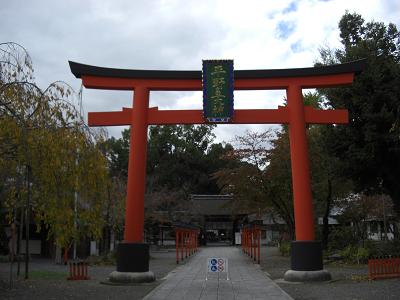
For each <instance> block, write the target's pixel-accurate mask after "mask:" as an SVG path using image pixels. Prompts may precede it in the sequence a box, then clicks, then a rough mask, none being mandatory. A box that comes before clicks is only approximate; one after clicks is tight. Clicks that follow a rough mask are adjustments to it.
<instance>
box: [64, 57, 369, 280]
mask: <svg viewBox="0 0 400 300" xmlns="http://www.w3.org/2000/svg"><path fill="white" fill-rule="evenodd" d="M69 63H70V68H71V71H72V73H73V74H74V75H75V76H76V77H77V78H81V79H82V83H83V85H84V86H85V87H86V88H93V89H109V90H132V91H134V100H133V107H132V108H123V109H122V111H114V112H91V113H89V126H121V125H130V126H131V136H130V145H131V146H130V153H129V166H128V185H127V196H126V211H125V216H126V217H125V231H124V242H123V243H121V244H120V245H119V247H118V252H117V271H118V272H136V273H137V272H139V273H140V272H143V273H146V272H149V265H148V259H149V248H148V245H146V244H144V243H143V231H144V193H145V176H146V155H147V128H148V126H149V125H167V124H205V123H206V121H205V120H204V117H203V111H202V110H159V109H158V108H157V107H153V108H149V96H150V91H152V90H156V91H160V90H164V91H188V90H189V91H197V90H202V81H201V78H202V77H201V76H202V74H201V72H200V71H164V70H162V71H157V70H126V69H111V68H102V67H95V66H89V65H84V64H79V63H75V62H69ZM364 65H365V61H355V62H351V63H346V64H340V65H333V66H324V67H314V68H300V69H276V70H241V71H235V72H234V78H235V82H234V89H235V90H275V89H283V90H286V93H287V106H285V107H278V108H277V109H243V110H235V111H234V116H233V119H232V121H231V122H229V123H228V124H288V125H289V138H290V153H291V165H292V181H293V198H294V216H295V226H296V228H295V232H296V241H295V242H292V257H291V269H292V270H290V271H294V272H298V271H305V272H314V271H317V272H322V271H323V264H322V250H321V244H320V242H318V241H315V231H314V215H313V206H312V196H311V184H310V172H309V160H308V149H307V137H306V124H345V123H347V122H348V112H347V110H317V109H314V108H312V107H308V106H304V104H303V96H302V89H306V88H330V87H336V86H342V85H350V84H351V83H352V82H353V79H354V75H355V74H356V73H359V72H361V71H362V69H363V68H364ZM249 101H251V99H249ZM290 271H288V272H289V275H288V276H287V279H288V280H296V279H297V278H296V276H295V277H294V279H293V274H292V273H293V272H292V273H290ZM288 272H287V273H288ZM325 275H326V274H325ZM325 275H324V276H325ZM146 276H147V275H146ZM146 276H145V277H146ZM146 278H147V277H146ZM285 278H286V275H285Z"/></svg>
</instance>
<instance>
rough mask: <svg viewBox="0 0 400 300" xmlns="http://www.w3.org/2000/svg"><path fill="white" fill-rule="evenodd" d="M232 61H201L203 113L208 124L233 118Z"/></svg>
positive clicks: (225, 121)
mask: <svg viewBox="0 0 400 300" xmlns="http://www.w3.org/2000/svg"><path fill="white" fill-rule="evenodd" d="M233 74H234V73H233V60H203V113H204V118H205V119H206V121H207V122H210V123H227V122H229V121H231V119H232V117H233Z"/></svg>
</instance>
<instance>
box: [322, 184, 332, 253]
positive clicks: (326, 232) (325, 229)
mask: <svg viewBox="0 0 400 300" xmlns="http://www.w3.org/2000/svg"><path fill="white" fill-rule="evenodd" d="M331 206H332V182H331V180H330V179H328V194H327V196H326V208H325V213H324V217H323V224H322V249H327V248H328V240H329V232H330V230H329V214H330V212H331Z"/></svg>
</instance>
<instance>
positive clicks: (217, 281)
mask: <svg viewBox="0 0 400 300" xmlns="http://www.w3.org/2000/svg"><path fill="white" fill-rule="evenodd" d="M210 257H225V258H227V259H228V266H229V280H227V277H226V273H208V275H207V280H206V271H207V259H208V258H210ZM144 299H146V300H162V299H190V300H195V299H198V300H209V299H221V300H225V299H227V300H230V299H238V300H239V299H240V300H250V299H272V300H275V299H276V300H277V299H287V300H288V299H292V298H291V297H290V296H289V295H288V294H286V293H285V292H284V291H283V290H282V289H281V288H280V287H279V286H278V285H277V284H276V283H275V282H273V281H272V280H271V279H270V278H268V277H267V276H266V275H265V273H264V272H263V271H262V270H261V269H260V267H259V266H258V265H256V264H254V263H253V262H252V261H251V260H250V259H249V258H248V257H247V256H245V255H244V254H243V253H242V251H241V249H240V248H236V247H207V248H202V249H200V251H199V252H198V253H197V254H196V255H195V256H194V257H192V258H190V260H189V261H188V262H187V263H186V264H185V265H182V266H180V267H178V268H177V269H175V270H174V271H173V272H171V273H170V274H168V275H167V277H166V279H165V281H164V282H163V283H162V284H160V285H159V286H158V287H157V288H155V289H154V290H153V291H152V292H150V294H148V295H147V296H146V297H145V298H144Z"/></svg>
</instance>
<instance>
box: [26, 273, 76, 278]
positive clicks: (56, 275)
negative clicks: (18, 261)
mask: <svg viewBox="0 0 400 300" xmlns="http://www.w3.org/2000/svg"><path fill="white" fill-rule="evenodd" d="M29 277H30V278H32V279H65V278H67V277H68V274H67V273H66V272H55V271H31V272H29Z"/></svg>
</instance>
